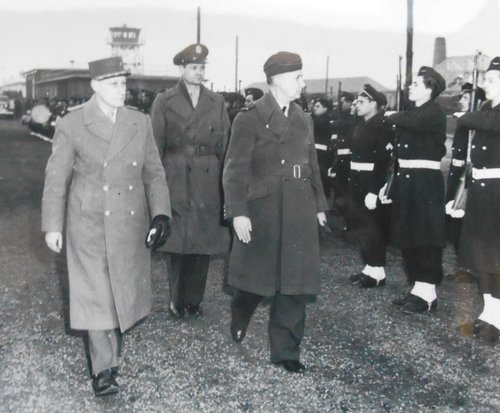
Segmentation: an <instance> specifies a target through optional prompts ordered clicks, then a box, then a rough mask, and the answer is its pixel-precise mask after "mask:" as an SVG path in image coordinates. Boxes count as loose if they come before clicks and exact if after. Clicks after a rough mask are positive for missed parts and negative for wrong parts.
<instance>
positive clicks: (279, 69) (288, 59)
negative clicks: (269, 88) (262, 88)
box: [264, 52, 302, 77]
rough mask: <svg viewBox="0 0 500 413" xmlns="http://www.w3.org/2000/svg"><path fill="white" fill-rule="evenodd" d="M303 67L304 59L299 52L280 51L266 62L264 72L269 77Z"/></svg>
mask: <svg viewBox="0 0 500 413" xmlns="http://www.w3.org/2000/svg"><path fill="white" fill-rule="evenodd" d="M301 69H302V60H301V58H300V56H299V55H298V54H297V53H291V52H278V53H276V54H273V55H272V56H271V57H270V58H269V59H267V60H266V63H264V73H265V74H266V76H267V77H271V76H274V75H279V74H281V73H287V72H295V71H296V70H301Z"/></svg>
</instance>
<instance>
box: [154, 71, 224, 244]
mask: <svg viewBox="0 0 500 413" xmlns="http://www.w3.org/2000/svg"><path fill="white" fill-rule="evenodd" d="M151 120H152V124H153V132H154V136H155V139H156V143H157V145H158V149H159V151H160V156H161V158H162V162H163V166H164V167H165V172H166V175H167V182H168V185H169V189H170V196H171V202H172V213H173V220H172V233H171V235H170V237H169V239H168V240H167V243H166V244H165V246H164V247H163V248H161V250H163V251H167V252H173V253H182V254H218V253H227V252H228V250H229V228H228V226H227V225H226V224H225V223H224V220H223V215H222V191H221V177H222V171H221V168H222V160H223V157H224V152H225V149H226V146H227V139H228V131H229V127H230V125H229V117H228V114H227V110H226V108H225V105H224V100H223V98H222V96H220V95H217V94H215V93H213V92H211V91H210V90H208V89H207V88H205V87H203V86H202V87H201V92H200V97H199V100H198V104H197V105H196V108H193V106H192V103H191V99H190V97H189V95H188V92H187V90H186V86H185V84H184V83H183V81H182V80H181V81H180V82H179V83H178V84H177V85H176V86H175V87H173V88H172V89H169V90H167V91H166V92H164V93H160V94H159V95H158V96H157V97H156V99H155V101H154V103H153V106H152V108H151Z"/></svg>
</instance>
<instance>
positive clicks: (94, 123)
mask: <svg viewBox="0 0 500 413" xmlns="http://www.w3.org/2000/svg"><path fill="white" fill-rule="evenodd" d="M83 118H84V123H85V126H86V127H87V129H88V130H89V131H90V132H91V133H92V134H93V135H96V136H97V137H99V138H101V139H104V140H105V141H108V142H110V141H111V139H112V137H113V126H114V125H113V122H111V119H109V118H108V117H107V116H106V115H105V114H104V112H103V111H102V110H101V109H100V108H99V105H98V104H97V100H96V98H95V95H93V96H92V98H91V99H90V100H89V101H88V102H87V103H86V104H85V105H84V107H83Z"/></svg>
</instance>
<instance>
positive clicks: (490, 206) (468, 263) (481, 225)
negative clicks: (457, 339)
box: [458, 57, 500, 344]
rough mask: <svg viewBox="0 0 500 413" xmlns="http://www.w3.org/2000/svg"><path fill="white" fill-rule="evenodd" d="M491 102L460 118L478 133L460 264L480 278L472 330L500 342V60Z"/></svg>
mask: <svg viewBox="0 0 500 413" xmlns="http://www.w3.org/2000/svg"><path fill="white" fill-rule="evenodd" d="M483 87H484V90H485V92H486V98H487V99H488V101H487V102H486V103H485V104H484V105H483V106H482V107H481V110H479V111H477V112H471V113H467V114H465V115H463V116H462V117H461V118H460V119H458V127H464V128H468V129H472V130H474V131H476V133H475V135H474V139H473V141H472V147H471V156H470V158H471V162H472V167H473V169H472V177H471V179H470V181H469V183H468V191H467V202H466V204H465V216H464V222H463V227H462V235H461V238H460V248H459V255H458V263H459V265H460V266H461V267H462V268H465V269H467V270H470V271H471V272H472V273H473V274H475V275H476V276H477V277H478V278H479V287H480V290H481V293H482V295H483V299H484V307H483V311H482V313H481V314H480V315H479V316H478V318H477V319H476V320H475V321H474V322H473V323H472V328H471V329H469V330H470V331H471V332H472V334H473V335H474V336H475V337H476V338H479V339H480V340H482V341H484V342H486V343H489V344H497V343H498V341H499V336H500V210H499V205H500V57H495V58H494V59H493V60H492V61H491V63H490V65H489V67H488V70H487V71H486V74H485V81H484V86H483Z"/></svg>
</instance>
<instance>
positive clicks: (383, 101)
mask: <svg viewBox="0 0 500 413" xmlns="http://www.w3.org/2000/svg"><path fill="white" fill-rule="evenodd" d="M358 96H365V97H367V98H368V99H370V100H373V101H375V102H377V104H378V105H379V106H384V105H387V98H386V97H385V95H384V94H383V93H380V92H379V91H378V90H377V89H375V88H374V87H373V86H372V85H370V84H369V83H366V84H365V85H363V89H362V90H361V92H359V93H358Z"/></svg>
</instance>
